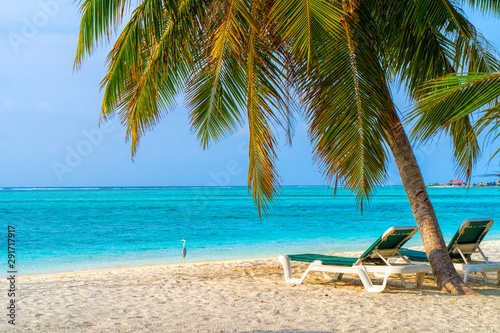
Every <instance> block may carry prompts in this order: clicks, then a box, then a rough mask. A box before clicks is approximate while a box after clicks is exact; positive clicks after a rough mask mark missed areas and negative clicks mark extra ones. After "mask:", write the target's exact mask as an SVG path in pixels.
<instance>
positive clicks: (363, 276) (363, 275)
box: [356, 268, 391, 293]
mask: <svg viewBox="0 0 500 333" xmlns="http://www.w3.org/2000/svg"><path fill="white" fill-rule="evenodd" d="M356 274H357V275H358V276H359V279H360V280H361V283H363V286H364V287H365V289H366V291H368V292H370V293H380V292H382V291H384V289H385V286H386V285H387V280H388V279H389V275H391V274H390V273H389V272H387V273H385V274H384V281H383V283H382V284H381V285H373V283H372V280H371V279H370V277H369V276H368V273H367V272H366V270H364V269H362V268H360V269H359V270H358V271H357V272H356Z"/></svg>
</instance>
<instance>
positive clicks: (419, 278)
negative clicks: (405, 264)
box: [416, 272, 426, 288]
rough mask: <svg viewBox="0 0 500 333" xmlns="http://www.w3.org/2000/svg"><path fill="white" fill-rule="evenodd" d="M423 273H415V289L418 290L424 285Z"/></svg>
mask: <svg viewBox="0 0 500 333" xmlns="http://www.w3.org/2000/svg"><path fill="white" fill-rule="evenodd" d="M425 274H426V273H425V272H424V273H417V279H416V280H417V281H416V282H417V288H419V287H420V286H421V285H423V284H424V277H425Z"/></svg>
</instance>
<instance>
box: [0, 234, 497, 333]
mask: <svg viewBox="0 0 500 333" xmlns="http://www.w3.org/2000/svg"><path fill="white" fill-rule="evenodd" d="M483 244H484V245H483V249H484V250H485V252H486V253H487V254H488V255H489V257H490V259H492V260H497V261H499V260H500V241H487V242H483ZM351 254H352V253H351ZM355 254H357V253H355ZM299 269H300V270H302V269H303V267H300V268H299ZM492 277H493V276H492ZM327 281H328V280H326V279H324V278H323V275H322V274H321V273H312V274H311V275H310V277H309V278H307V279H306V280H305V281H304V283H303V284H301V285H290V284H286V283H285V281H284V279H283V271H282V268H281V266H280V265H279V263H278V261H277V260H276V259H256V260H233V261H224V262H208V263H187V264H174V265H155V266H143V267H128V268H115V269H103V270H95V271H83V272H69V273H58V274H50V275H37V276H27V277H21V278H20V280H19V281H18V284H17V288H18V289H19V290H18V294H17V295H16V296H17V297H16V298H17V303H18V304H17V317H16V326H15V329H14V331H20V332H25V331H26V332H233V331H237V332H256V331H257V332H268V331H272V332H275V331H279V332H332V331H338V332H423V331H426V332H500V287H498V286H494V285H489V284H485V283H484V282H483V280H482V279H481V278H479V276H475V277H473V278H472V279H471V281H470V283H469V285H470V286H471V287H472V288H473V289H474V290H476V291H478V292H480V293H481V294H483V295H485V296H479V297H476V296H466V297H465V296H461V297H458V296H452V295H448V294H446V293H443V292H440V291H438V290H437V289H436V287H435V284H434V282H433V280H432V279H431V278H426V280H425V284H424V286H423V287H422V288H419V289H403V288H402V286H401V284H400V283H399V281H398V280H393V281H391V283H390V286H389V288H388V289H386V291H385V292H384V293H381V294H373V293H368V292H366V291H365V290H364V288H363V287H362V286H361V285H360V281H359V280H357V279H356V278H355V276H347V277H346V278H345V279H344V281H340V282H336V283H332V282H327ZM377 282H380V281H377ZM1 285H2V290H6V289H7V288H6V287H7V284H6V281H5V280H3V281H2V284H1ZM2 294H3V296H2V297H3V299H4V300H6V292H2ZM6 301H7V300H6ZM6 301H5V302H4V303H5V304H6ZM3 317H4V318H3V319H2V321H1V323H0V330H1V331H12V328H13V327H12V325H8V324H7V320H6V319H5V315H4V316H3Z"/></svg>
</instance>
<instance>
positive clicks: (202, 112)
mask: <svg viewBox="0 0 500 333" xmlns="http://www.w3.org/2000/svg"><path fill="white" fill-rule="evenodd" d="M458 3H469V4H470V5H472V6H475V7H478V8H480V9H481V10H483V12H485V13H486V12H495V13H500V3H499V2H497V1H487V0H482V1H476V0H470V1H461V2H459V1H454V2H453V3H452V2H450V1H449V0H418V1H417V0H412V1H410V0H401V1H396V0H365V1H362V0H351V1H348V0H342V1H341V0H220V1H208V0H184V1H161V0H142V1H140V2H139V4H138V5H137V7H136V8H135V9H134V10H133V12H132V13H131V15H130V19H129V21H128V22H127V23H126V25H125V26H124V28H123V30H122V32H121V33H120V35H119V37H118V39H117V41H116V42H115V43H114V46H113V48H112V50H111V52H110V53H109V57H108V72H107V75H106V76H105V78H104V79H103V81H102V88H104V89H105V93H104V100H103V104H102V112H101V119H102V120H107V119H108V118H109V117H111V116H113V115H115V114H118V116H119V117H120V119H121V121H122V123H123V124H124V126H126V129H127V132H126V133H127V134H126V135H127V138H128V139H130V141H131V153H132V156H133V155H134V154H135V152H136V149H137V146H138V144H139V140H140V137H141V136H142V135H144V133H145V132H146V131H147V130H151V129H152V128H153V127H154V125H155V124H156V123H157V122H158V121H159V120H160V119H161V118H162V117H163V116H164V115H165V114H166V112H167V111H168V110H169V109H170V108H171V107H172V105H174V102H175V98H176V96H178V95H179V94H181V93H182V92H183V93H184V96H185V100H186V106H187V108H188V109H189V114H190V121H191V126H192V129H193V131H194V132H196V134H197V136H198V138H199V139H200V141H201V144H202V146H203V147H204V148H207V147H208V146H209V145H210V143H212V142H216V141H218V140H221V139H223V138H224V137H226V136H227V135H229V134H230V133H231V132H233V131H234V130H235V129H237V128H238V127H240V126H242V125H243V124H244V123H245V120H246V123H247V124H248V128H249V133H250V134H249V135H250V142H249V158H250V163H249V172H248V185H249V188H250V189H251V190H252V192H253V197H254V200H255V202H256V205H257V207H258V209H259V214H260V212H261V211H264V212H265V211H266V207H267V206H268V205H269V204H270V203H272V202H273V197H274V196H275V195H276V194H277V193H278V192H279V190H280V185H279V181H280V178H279V175H278V172H277V169H276V166H275V162H276V160H277V155H276V145H277V139H276V132H277V131H278V129H279V128H283V129H284V131H285V133H287V134H291V131H290V130H289V129H290V128H291V124H292V119H293V117H294V115H295V114H296V113H297V112H303V113H304V114H305V118H306V120H307V121H308V123H309V124H310V130H309V134H310V138H311V141H312V143H313V144H314V153H315V156H316V161H317V163H318V164H319V166H320V169H321V170H322V171H323V173H324V175H325V179H326V180H327V181H332V182H334V183H335V184H337V183H338V182H341V183H342V184H343V185H344V186H345V187H346V188H348V189H350V190H352V191H354V192H356V195H357V201H358V202H359V203H360V205H361V209H362V207H363V202H364V201H365V200H366V199H367V198H368V197H369V196H370V194H371V193H372V192H373V190H374V188H375V187H376V186H378V185H381V184H383V182H384V180H385V174H386V165H387V162H388V153H389V150H390V151H391V152H392V154H393V156H394V158H395V161H396V164H397V166H398V169H399V172H400V175H401V179H402V182H403V185H404V187H405V190H406V193H407V196H408V199H409V202H410V204H411V207H412V211H413V214H414V217H415V219H416V221H417V224H418V226H419V228H420V233H421V236H422V240H423V244H424V247H425V249H426V252H427V255H428V257H429V260H430V263H431V265H432V268H433V271H434V274H435V276H436V281H437V284H438V286H439V287H441V288H443V289H445V290H447V291H448V292H451V293H458V294H465V293H470V292H471V290H470V289H469V288H468V287H467V286H466V285H465V284H464V283H463V282H462V280H461V279H460V277H459V275H458V274H457V272H456V271H455V269H454V268H453V265H452V263H451V260H450V258H449V256H448V254H447V251H446V246H445V243H444V240H443V237H442V234H441V231H440V228H439V224H438V221H437V218H436V214H435V213H434V209H433V207H432V205H431V203H430V200H429V197H428V195H427V192H426V188H425V185H424V181H423V179H422V175H421V173H420V169H419V167H418V164H417V162H416V159H415V156H414V155H413V152H412V148H411V145H410V142H409V140H408V138H407V136H406V134H405V131H404V128H403V126H402V124H401V121H400V117H399V114H398V111H397V109H396V107H395V105H394V103H393V100H392V97H391V91H390V85H389V82H398V83H399V84H401V85H403V86H404V87H405V88H406V89H408V91H409V96H410V97H411V98H413V99H415V98H418V97H419V96H420V90H419V88H420V87H421V85H422V84H423V82H425V81H427V80H430V79H435V78H437V77H440V76H442V75H445V74H447V73H452V72H454V68H463V67H465V66H472V67H477V68H480V69H481V70H483V71H486V72H487V71H490V69H491V68H494V67H495V66H496V61H495V58H494V56H493V55H492V54H491V53H490V51H489V47H488V45H487V43H486V42H485V41H484V40H483V39H482V37H481V35H480V34H479V33H478V32H476V30H475V29H474V27H473V26H472V24H471V23H470V22H468V21H467V19H466V17H465V16H464V14H463V13H462V11H461V9H460V8H458V7H457V4H458ZM128 8H130V2H129V1H125V0H113V1H112V0H108V1H97V0H84V1H83V2H82V4H81V12H82V21H81V26H80V37H79V42H78V47H77V54H76V60H75V66H76V68H79V67H80V65H81V63H82V61H83V60H84V59H85V57H86V56H88V55H89V54H91V53H92V51H93V50H94V49H95V48H96V47H97V46H99V45H100V43H101V42H102V41H103V40H104V41H106V40H109V38H110V35H111V34H112V32H113V31H114V30H116V29H117V27H118V26H119V24H120V23H121V22H122V20H123V18H124V17H125V15H126V12H127V9H128ZM295 100H297V101H299V103H298V105H296V104H295V103H294V101H295ZM452 132H453V133H452V135H455V136H457V137H460V136H461V135H462V134H461V132H460V130H459V128H458V127H457V128H454V130H452Z"/></svg>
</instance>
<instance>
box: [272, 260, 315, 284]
mask: <svg viewBox="0 0 500 333" xmlns="http://www.w3.org/2000/svg"><path fill="white" fill-rule="evenodd" d="M278 261H279V262H280V263H281V265H282V266H283V273H284V275H285V281H286V282H287V283H296V284H301V283H302V281H304V278H305V277H306V275H307V273H309V267H308V268H307V269H306V271H305V272H304V275H302V278H300V279H295V278H292V263H291V262H290V259H289V258H288V257H287V256H279V257H278Z"/></svg>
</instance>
